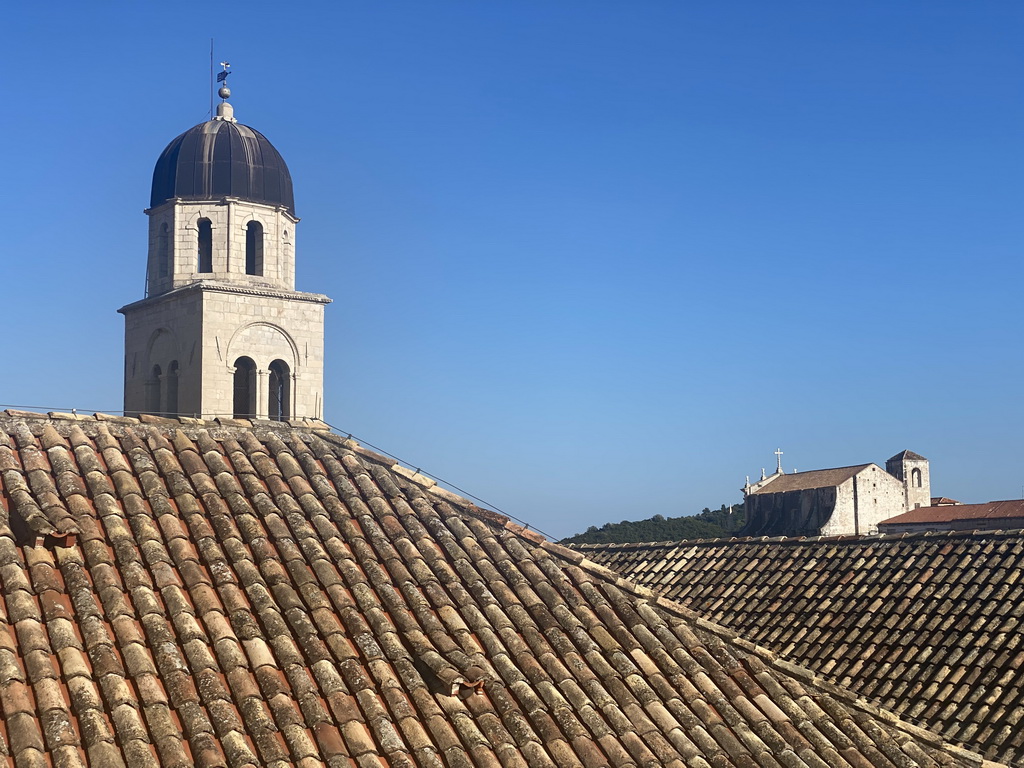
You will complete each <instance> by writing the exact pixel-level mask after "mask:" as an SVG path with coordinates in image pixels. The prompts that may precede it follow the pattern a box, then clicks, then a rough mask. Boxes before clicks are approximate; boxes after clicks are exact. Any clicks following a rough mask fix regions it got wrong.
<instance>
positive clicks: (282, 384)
mask: <svg viewBox="0 0 1024 768" xmlns="http://www.w3.org/2000/svg"><path fill="white" fill-rule="evenodd" d="M269 378H270V398H269V400H268V409H267V410H268V415H269V416H270V418H271V419H272V420H274V421H285V420H286V419H290V418H291V417H292V413H291V394H292V393H291V378H292V377H291V374H290V372H289V370H288V363H286V362H285V361H284V360H275V361H274V362H272V363H271V364H270V377H269Z"/></svg>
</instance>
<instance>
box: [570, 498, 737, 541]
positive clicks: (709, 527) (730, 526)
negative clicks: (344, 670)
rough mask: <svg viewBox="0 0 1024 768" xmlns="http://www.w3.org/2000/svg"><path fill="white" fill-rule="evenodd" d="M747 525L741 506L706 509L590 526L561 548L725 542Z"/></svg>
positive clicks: (572, 537) (571, 537)
mask: <svg viewBox="0 0 1024 768" xmlns="http://www.w3.org/2000/svg"><path fill="white" fill-rule="evenodd" d="M744 522H746V515H745V514H744V511H743V505H742V504H734V505H732V506H727V505H725V504H723V505H722V506H721V508H719V509H716V510H711V509H709V508H707V507H705V508H704V510H703V511H702V512H701V513H700V514H697V515H689V516H683V517H665V516H664V515H654V516H653V517H650V518H648V519H646V520H637V521H633V522H630V521H629V520H623V521H621V522H618V523H605V524H604V525H603V526H601V527H600V528H598V527H597V526H595V525H592V526H590V527H589V528H587V530H586V531H585V532H583V533H578V534H576V535H575V536H570V537H568V538H565V539H562V542H561V543H562V544H628V543H636V542H642V541H685V540H687V539H720V538H725V537H728V536H730V535H732V534H733V533H735V532H736V531H738V530H739V529H740V528H742V527H743V523H744Z"/></svg>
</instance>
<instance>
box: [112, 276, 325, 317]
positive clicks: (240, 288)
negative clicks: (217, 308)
mask: <svg viewBox="0 0 1024 768" xmlns="http://www.w3.org/2000/svg"><path fill="white" fill-rule="evenodd" d="M197 291H198V292H210V293H232V294H241V295H244V296H260V297H267V298H275V299H288V300H290V301H304V302H308V303H310V304H330V303H331V302H333V301H334V299H332V298H330V297H329V296H325V295H324V294H322V293H306V292H305V291H279V290H275V289H273V288H256V287H252V286H244V285H228V284H227V283H221V282H217V281H214V280H199V281H197V282H194V283H189V284H188V285H183V286H180V287H178V288H174V289H172V290H170V291H167V292H166V293H161V294H158V295H156V296H149V297H147V298H145V299H139V301H133V302H132V303H131V304H125V305H124V306H123V307H121V308H120V309H118V310H117V311H118V312H120V313H121V314H122V315H126V314H128V313H129V312H132V311H134V310H136V309H140V308H142V307H151V306H153V305H155V304H158V303H160V302H162V301H173V300H175V299H177V298H178V297H180V296H182V295H184V294H186V293H191V292H197Z"/></svg>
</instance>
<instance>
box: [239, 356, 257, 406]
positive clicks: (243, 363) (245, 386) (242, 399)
mask: <svg viewBox="0 0 1024 768" xmlns="http://www.w3.org/2000/svg"><path fill="white" fill-rule="evenodd" d="M234 416H235V418H236V419H249V418H253V417H255V416H256V363H254V362H253V361H252V358H249V357H240V358H238V359H237V360H235V397H234Z"/></svg>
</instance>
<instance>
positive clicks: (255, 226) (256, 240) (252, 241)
mask: <svg viewBox="0 0 1024 768" xmlns="http://www.w3.org/2000/svg"><path fill="white" fill-rule="evenodd" d="M245 274H247V275H262V274H263V225H262V224H260V223H259V222H258V221H250V222H249V223H248V224H247V225H246V227H245Z"/></svg>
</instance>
